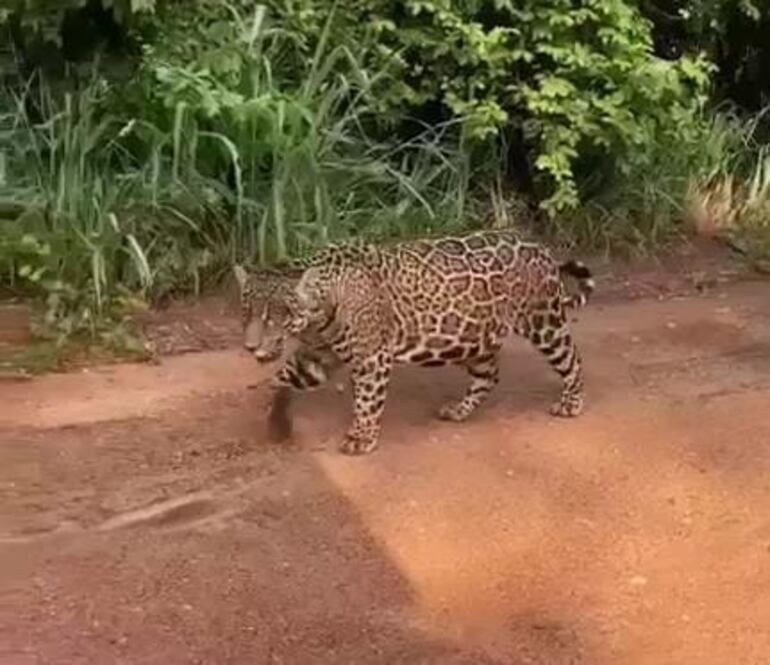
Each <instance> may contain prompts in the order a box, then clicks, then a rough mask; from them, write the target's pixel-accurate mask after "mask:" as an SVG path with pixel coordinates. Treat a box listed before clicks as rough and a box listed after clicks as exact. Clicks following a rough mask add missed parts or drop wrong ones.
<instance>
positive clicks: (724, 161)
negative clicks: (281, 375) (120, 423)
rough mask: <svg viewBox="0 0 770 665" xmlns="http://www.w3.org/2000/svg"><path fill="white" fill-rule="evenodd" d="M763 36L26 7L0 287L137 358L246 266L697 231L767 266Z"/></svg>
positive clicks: (442, 11)
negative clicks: (470, 234)
mask: <svg viewBox="0 0 770 665" xmlns="http://www.w3.org/2000/svg"><path fill="white" fill-rule="evenodd" d="M576 7H577V8H576ZM768 28H770V7H768V6H767V3H760V2H758V1H757V2H751V1H746V2H740V3H736V2H728V0H711V2H705V3H704V2H701V1H698V2H696V1H695V0H680V1H679V2H676V3H673V5H672V3H669V2H667V3H662V2H661V3H655V2H641V1H639V2H636V1H633V0H581V2H578V3H577V4H576V3H574V2H571V1H569V2H567V1H566V0H516V1H512V0H494V1H491V0H490V1H488V2H487V1H482V0H400V1H398V2H393V1H392V0H348V1H347V2H332V1H331V0H292V1H290V2H286V1H282V2H278V1H273V0H269V1H268V2H266V3H265V4H261V5H255V3H253V2H250V1H247V0H230V1H229V2H221V1H218V0H217V1H215V0H110V1H109V2H108V1H107V0H89V1H88V2H85V3H84V2H81V1H79V0H63V1H62V0H60V1H59V2H56V3H52V2H44V1H42V0H38V1H34V0H32V1H30V0H6V1H5V2H4V3H0V76H1V77H2V79H1V81H2V84H1V85H0V290H1V291H2V295H3V296H6V297H11V298H24V299H29V300H30V301H32V302H35V303H38V304H39V305H40V307H39V310H40V312H41V319H40V324H39V328H40V331H41V332H42V333H44V334H45V335H47V336H48V337H49V338H50V339H52V340H55V341H59V342H60V341H64V340H68V339H70V338H72V337H73V336H77V335H81V334H84V333H85V334H86V335H87V336H88V337H89V338H90V339H95V338H96V339H100V340H101V341H102V342H105V341H106V342H115V343H124V342H125V340H126V339H128V338H129V337H130V336H129V335H128V334H127V333H126V334H124V332H125V331H124V328H123V323H124V321H125V319H126V317H127V315H129V314H131V313H132V312H136V311H137V310H138V309H142V308H145V307H147V306H149V305H151V304H152V303H153V302H156V301H158V300H159V299H163V298H166V297H169V296H174V295H176V294H181V293H193V294H197V293H200V292H201V291H202V290H204V289H206V288H208V287H209V286H212V285H215V284H218V283H220V281H221V279H222V278H223V276H225V275H227V274H228V271H229V267H230V266H231V265H232V263H233V261H235V260H238V261H243V260H245V261H247V262H269V261H272V260H275V259H279V258H284V257H287V256H294V255H298V254H302V253H304V252H307V251H310V250H312V249H313V248H315V247H318V246H320V245H322V244H324V243H325V242H327V241H329V240H331V239H339V238H345V237H351V236H357V235H364V236H367V237H373V238H400V237H410V236H414V235H424V234H435V233H444V232H449V231H455V230H458V229H462V228H469V227H478V226H485V225H490V224H498V225H500V224H514V225H519V226H521V227H524V228H526V230H527V231H528V232H530V233H535V234H539V235H542V236H544V237H547V238H549V239H550V240H551V241H554V242H559V243H566V244H569V245H580V246H582V247H584V248H594V249H600V250H602V251H614V250H623V251H645V252H654V251H656V250H658V249H659V248H660V247H661V246H663V245H665V244H667V243H669V242H671V241H672V240H675V239H677V238H681V237H683V236H686V235H687V234H689V233H692V232H699V233H705V234H710V235H717V236H719V237H724V238H726V239H727V240H729V242H730V243H731V244H732V245H733V246H735V247H737V248H738V249H739V251H741V252H742V253H744V254H745V255H746V256H747V257H749V259H750V260H751V261H752V262H754V263H755V264H756V265H759V266H761V265H765V264H766V262H767V260H768V257H769V256H770V148H768V142H767V131H768V116H767V114H766V113H765V110H764V107H765V105H766V104H767V103H768V102H769V101H770V99H768V96H767V95H768V93H769V92H770V80H768V79H770V73H769V72H770V67H768V66H765V65H763V63H767V62H770V44H768V43H767V40H766V39H765V38H764V37H763V35H765V34H766V31H767V29H768ZM763 77H764V78H763Z"/></svg>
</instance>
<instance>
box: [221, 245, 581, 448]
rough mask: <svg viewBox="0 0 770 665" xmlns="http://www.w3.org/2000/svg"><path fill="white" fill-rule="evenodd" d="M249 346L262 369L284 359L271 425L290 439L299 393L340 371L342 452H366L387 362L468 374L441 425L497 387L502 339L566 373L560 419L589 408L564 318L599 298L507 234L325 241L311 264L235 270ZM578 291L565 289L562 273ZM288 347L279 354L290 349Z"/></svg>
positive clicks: (570, 269)
mask: <svg viewBox="0 0 770 665" xmlns="http://www.w3.org/2000/svg"><path fill="white" fill-rule="evenodd" d="M234 273H235V277H236V281H237V282H238V285H239V290H240V302H241V313H242V323H243V330H244V346H245V347H246V349H247V350H248V351H250V352H251V353H252V354H253V356H254V357H255V358H256V359H257V360H258V361H260V362H269V361H273V360H275V359H276V358H278V357H279V356H281V355H283V363H282V365H281V366H280V368H279V369H278V371H277V373H276V374H275V375H274V376H273V382H272V385H273V388H274V397H273V403H272V409H271V414H270V418H269V422H270V425H271V429H272V431H273V435H274V436H276V437H278V438H284V437H288V436H289V435H290V428H291V425H290V419H289V416H288V408H289V404H290V403H291V395H292V394H293V393H294V391H304V390H309V389H312V388H316V387H319V386H321V385H323V384H324V383H326V382H327V381H328V380H329V378H330V377H331V376H332V375H333V373H334V372H335V371H336V370H337V369H339V368H340V367H342V366H346V367H347V368H348V370H349V373H350V379H351V385H352V393H353V402H354V404H353V423H352V425H351V427H350V429H349V430H348V432H347V434H346V435H345V437H344V439H343V441H342V444H341V446H340V449H341V451H342V452H343V453H347V454H365V453H369V452H371V451H373V450H374V449H375V448H376V447H377V445H378V442H379V437H380V430H381V418H382V414H383V410H384V407H385V399H386V394H387V390H388V383H389V380H390V377H391V373H392V369H393V366H394V365H396V364H404V363H409V364H415V365H420V366H423V367H437V366H442V365H450V364H453V365H459V366H462V367H463V368H465V370H466V371H467V373H468V375H469V376H470V382H469V385H468V387H467V389H466V391H465V394H464V395H463V396H462V397H461V398H460V399H458V400H456V401H453V402H451V403H448V404H445V405H444V406H442V407H441V408H440V410H439V413H438V415H439V417H440V418H442V419H445V420H451V421H458V422H459V421H463V420H465V419H466V418H468V417H469V416H470V415H471V414H472V413H473V412H474V411H476V409H477V408H478V407H479V406H480V405H481V404H482V403H483V402H484V401H485V400H486V399H487V397H488V396H489V394H490V393H491V392H492V390H493V388H494V387H495V385H496V384H497V383H498V379H499V353H500V349H501V346H502V343H503V340H504V339H505V338H506V337H507V336H508V335H509V334H510V333H512V332H513V333H515V334H517V335H519V336H522V337H524V338H526V339H528V340H529V341H530V342H531V343H532V344H533V345H534V347H535V348H537V349H538V350H539V351H540V352H541V353H542V354H543V355H544V356H545V357H546V358H547V360H548V362H549V363H550V365H551V366H552V367H553V369H554V370H555V371H556V372H557V373H558V375H559V376H560V377H561V384H562V388H561V394H560V397H559V399H558V400H557V401H556V403H555V404H553V406H552V407H551V413H552V414H553V415H556V416H562V417H574V416H577V415H579V414H580V413H581V411H582V409H583V404H584V395H583V383H584V381H583V369H582V361H581V356H580V354H579V352H578V349H577V347H576V345H575V342H574V339H573V336H572V333H571V331H570V327H569V324H568V319H567V315H568V312H569V310H571V309H578V308H580V307H583V306H584V305H585V304H586V302H587V301H588V299H589V296H590V295H591V293H592V292H593V290H594V281H593V278H592V274H591V271H590V270H589V269H588V268H587V267H586V266H585V265H584V264H583V263H581V262H579V261H576V260H569V261H566V262H564V263H558V262H557V261H556V260H555V259H554V257H553V256H552V254H551V253H550V251H549V250H548V249H547V248H545V247H544V246H542V245H540V244H537V243H533V242H526V241H524V240H521V239H520V238H519V237H518V236H517V235H516V234H515V233H513V232H511V231H507V230H489V231H477V232H472V233H468V234H464V235H457V236H451V237H442V238H436V239H421V240H412V241H405V242H400V243H395V244H391V245H377V244H372V243H365V242H349V243H344V244H339V245H329V246H327V247H326V248H324V249H322V250H320V251H319V252H317V253H316V254H314V255H312V256H311V257H310V258H307V259H304V260H300V261H294V262H289V263H286V264H283V265H279V266H276V267H272V268H260V269H246V268H245V267H244V266H242V265H236V266H235V267H234ZM566 276H570V277H572V278H574V279H575V280H576V281H577V283H578V289H577V292H576V293H570V292H569V291H568V290H567V288H566V286H565V281H564V277H566ZM287 340H293V341H294V343H295V344H294V349H293V350H291V351H289V352H284V349H285V346H286V341H287Z"/></svg>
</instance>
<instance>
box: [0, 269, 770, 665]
mask: <svg viewBox="0 0 770 665" xmlns="http://www.w3.org/2000/svg"><path fill="white" fill-rule="evenodd" d="M576 337H577V339H578V341H579V343H580V345H581V347H582V350H583V353H584V356H585V360H586V367H587V380H588V389H589V402H588V409H587V411H586V413H585V415H584V416H582V417H581V418H579V419H577V420H572V421H564V420H558V419H554V418H551V417H549V416H548V415H547V413H546V410H547V407H548V405H549V404H550V402H551V400H552V399H553V398H554V397H555V396H556V394H557V392H558V384H557V381H556V379H555V377H553V376H552V375H551V374H550V371H549V370H548V368H547V367H546V366H545V363H544V362H543V361H542V360H541V358H540V357H538V356H537V354H536V353H534V352H533V351H531V350H530V349H529V348H527V347H526V346H525V345H524V344H522V343H519V342H516V341H514V342H512V343H511V345H510V346H509V347H508V348H507V349H506V352H505V358H504V371H503V380H502V383H501V385H500V389H499V391H498V392H497V393H496V394H495V396H494V398H493V400H492V401H491V402H490V404H489V405H488V406H487V407H486V408H484V409H483V410H482V411H480V412H479V413H478V415H477V416H476V417H475V418H474V419H473V420H472V421H470V422H468V423H466V424H462V425H454V424H448V423H441V422H437V421H436V420H434V419H433V418H432V412H433V411H434V410H435V409H436V408H437V407H438V405H439V404H440V403H441V402H442V401H444V400H445V399H447V398H449V397H451V396H453V395H456V394H458V392H460V391H461V390H462V389H463V386H464V378H463V377H462V375H461V374H460V373H459V372H454V371H451V370H447V371H443V370H422V371H419V370H414V371H410V370H408V369H402V370H400V371H399V373H398V375H397V380H396V382H395V385H394V387H393V393H392V399H391V401H390V402H389V403H388V408H387V415H386V421H385V430H384V434H383V440H382V447H381V448H380V450H379V451H378V452H377V453H375V454H374V455H372V456H369V457H366V458H356V459H351V458H346V457H344V456H341V455H339V454H337V452H336V450H335V443H336V438H337V437H338V436H339V435H340V434H341V433H342V432H343V431H344V428H345V426H346V424H347V418H348V413H349V397H348V396H347V395H346V396H340V395H339V394H337V393H336V392H335V391H334V390H333V389H329V390H327V391H324V392H320V393H317V394H314V395H313V396H311V397H309V398H308V399H305V400H304V401H302V402H301V403H300V404H299V405H298V412H297V430H298V431H297V441H296V443H295V445H294V446H292V447H288V448H278V447H275V446H271V445H270V444H268V443H267V442H265V440H264V437H263V429H262V421H263V416H264V405H265V393H264V391H262V390H246V386H247V385H248V384H251V383H254V382H255V381H259V380H260V379H262V378H264V376H265V374H264V370H262V369H261V368H259V367H257V366H255V364H253V363H252V362H251V361H250V360H249V359H248V358H245V357H244V356H243V355H241V353H240V351H237V350H235V349H230V350H223V351H215V352H208V353H201V354H191V355H186V356H178V357H173V358H168V359H165V360H164V361H163V362H162V363H161V364H160V365H158V366H139V365H134V366H131V365H125V366H117V367H112V368H104V369H97V370H91V371H88V372H79V373H76V374H67V375H59V376H48V377H43V378H40V379H36V380H34V381H31V382H28V383H24V384H5V385H0V409H1V414H2V415H1V416H0V428H1V429H0V442H1V443H0V492H2V494H1V495H0V520H1V522H0V557H1V559H0V594H1V595H0V599H1V600H0V664H2V665H10V664H13V665H17V664H18V665H27V664H33V663H35V664H38V663H40V664H43V663H51V664H54V663H55V664H57V665H58V664H64V663H66V664H68V665H69V664H80V663H89V664H90V663H94V664H97V663H98V664H100V665H101V664H111V663H127V664H132V665H134V664H137V665H139V664H141V665H144V664H148V665H149V664H153V665H154V664H156V663H162V664H163V665H176V664H177V663H179V664H181V663H207V664H209V663H211V664H230V663H238V664H241V663H243V664H255V665H262V664H265V665H271V664H276V665H277V664H283V665H311V664H312V665H315V664H329V665H332V664H333V665H340V664H350V665H369V664H375V663H376V664H388V665H390V664H400V663H404V664H410V665H411V664H425V665H427V664H441V665H445V664H449V665H459V664H460V663H462V664H467V665H491V664H496V665H524V664H528V665H533V664H536V665H566V664H577V663H580V664H585V665H626V664H628V665H631V664H633V665H680V664H681V665H764V664H766V663H770V285H769V284H768V283H753V284H752V283H749V284H738V285H733V286H731V287H726V288H725V289H721V290H718V291H717V292H715V293H711V294H709V295H706V296H701V297H692V298H686V299H680V300H676V299H674V300H666V301H663V302H658V301H655V300H646V301H641V302H636V303H628V302H616V303H605V304H601V302H599V303H596V304H592V305H590V306H589V307H588V308H587V309H586V310H585V311H584V312H583V313H581V314H580V321H579V322H578V323H577V324H576Z"/></svg>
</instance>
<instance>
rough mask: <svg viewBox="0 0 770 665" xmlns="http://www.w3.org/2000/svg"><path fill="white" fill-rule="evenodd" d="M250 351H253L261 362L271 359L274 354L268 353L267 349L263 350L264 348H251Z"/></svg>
mask: <svg viewBox="0 0 770 665" xmlns="http://www.w3.org/2000/svg"><path fill="white" fill-rule="evenodd" d="M252 351H253V353H254V357H255V358H256V359H257V360H258V361H259V362H261V363H264V362H267V361H268V360H272V359H273V358H274V357H275V354H273V353H270V352H269V351H265V349H256V350H253V349H252Z"/></svg>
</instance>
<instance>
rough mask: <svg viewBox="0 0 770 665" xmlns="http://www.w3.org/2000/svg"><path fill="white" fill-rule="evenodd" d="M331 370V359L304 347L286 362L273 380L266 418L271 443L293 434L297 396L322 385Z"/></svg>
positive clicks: (283, 439)
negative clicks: (292, 411)
mask: <svg viewBox="0 0 770 665" xmlns="http://www.w3.org/2000/svg"><path fill="white" fill-rule="evenodd" d="M332 370H333V361H332V359H331V358H326V357H322V356H321V355H320V354H315V353H313V352H311V351H309V350H308V349H303V348H301V347H300V348H299V349H297V350H296V351H294V353H292V354H291V355H290V356H289V357H288V358H287V359H286V361H285V362H284V364H283V366H282V367H281V368H280V369H279V370H278V372H277V373H276V375H275V376H274V377H273V380H272V386H271V387H272V391H273V396H272V401H271V404H270V411H269V413H268V418H267V425H268V435H269V437H270V439H271V440H272V441H275V442H282V441H285V440H286V439H288V438H290V437H291V435H292V430H293V427H292V418H291V404H292V398H293V396H294V393H295V392H297V391H299V392H304V391H307V390H312V389H314V388H318V387H320V386H322V385H323V384H324V383H326V382H327V381H328V379H329V375H330V373H331V371H332Z"/></svg>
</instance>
